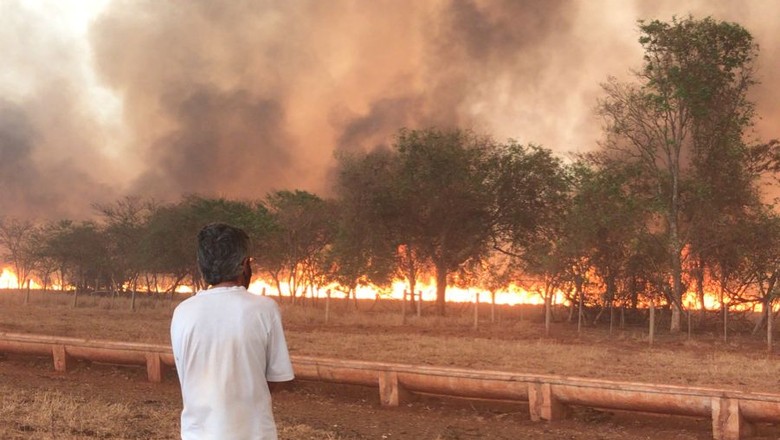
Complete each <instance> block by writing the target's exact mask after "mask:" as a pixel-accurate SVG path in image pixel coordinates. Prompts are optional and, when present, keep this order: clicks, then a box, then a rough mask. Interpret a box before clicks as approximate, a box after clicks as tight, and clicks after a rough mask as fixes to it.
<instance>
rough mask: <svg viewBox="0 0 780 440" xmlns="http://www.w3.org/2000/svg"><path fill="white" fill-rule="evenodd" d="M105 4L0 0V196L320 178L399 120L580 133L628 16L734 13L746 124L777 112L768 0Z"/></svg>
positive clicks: (41, 205) (307, 185) (0, 202)
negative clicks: (752, 74)
mask: <svg viewBox="0 0 780 440" xmlns="http://www.w3.org/2000/svg"><path fill="white" fill-rule="evenodd" d="M92 3H93V2H83V3H82V2H79V4H83V5H90V4H92ZM71 6H72V4H71ZM98 6H100V7H99V8H98V9H97V12H96V13H95V14H93V15H89V14H87V13H85V12H84V11H75V12H74V9H78V8H73V7H69V4H68V3H67V2H52V3H50V4H43V5H37V6H36V5H35V4H31V3H29V2H24V1H21V0H18V1H13V0H12V1H8V2H3V3H2V4H0V14H1V15H2V16H3V18H4V26H3V29H2V30H0V49H2V53H3V54H4V55H5V59H4V69H3V73H2V74H0V186H1V188H2V191H0V215H13V216H17V217H27V218H59V217H62V216H66V217H69V218H76V219H84V218H90V217H92V216H93V212H92V210H91V209H90V208H89V205H90V203H93V202H100V203H107V202H110V201H113V200H116V199H117V198H119V197H121V196H123V195H127V194H136V195H141V196H144V197H148V196H151V197H154V198H156V199H160V200H167V201H170V200H178V198H179V197H181V196H182V195H184V194H189V193H200V194H204V195H207V196H225V197H230V198H244V199H254V198H257V197H262V196H263V195H265V194H267V193H268V192H270V191H273V190H278V189H284V188H301V189H304V190H307V191H311V192H314V193H318V194H324V195H328V191H329V188H331V187H332V180H333V179H334V176H335V171H334V169H335V166H336V163H335V160H334V152H341V151H346V152H360V151H369V150H371V149H373V148H375V147H376V146H377V145H383V144H385V145H386V144H388V143H389V142H390V141H389V140H390V139H391V138H392V135H393V134H394V133H395V132H396V131H397V129H398V128H399V127H404V126H405V127H409V128H412V129H414V128H424V127H429V126H439V127H463V128H470V129H473V130H475V131H476V132H480V133H491V134H492V135H493V136H495V137H496V138H497V139H506V138H509V137H511V138H514V139H517V140H518V141H519V142H521V143H528V142H534V143H538V144H541V145H543V146H545V147H547V148H550V149H552V150H553V151H555V152H557V153H565V152H584V151H589V150H593V149H595V148H596V140H597V139H598V138H599V135H600V130H601V127H600V123H599V121H598V120H597V119H596V118H595V117H594V112H593V107H594V103H595V100H596V98H597V97H598V96H599V94H600V89H599V83H600V82H602V81H603V80H604V78H606V77H607V76H608V75H610V74H613V75H619V76H620V75H624V74H625V73H626V67H627V66H636V65H638V64H639V62H640V60H641V58H640V57H641V52H640V48H639V47H638V46H637V45H636V44H635V41H636V39H637V38H638V31H637V28H636V20H637V19H640V18H644V19H652V18H661V19H668V18H669V17H671V16H672V15H677V16H686V15H687V14H688V13H689V12H690V13H693V14H695V15H697V16H706V15H713V16H714V17H715V18H716V19H726V20H732V21H736V22H739V23H740V24H742V25H743V26H745V27H746V28H747V29H748V30H749V31H750V32H751V33H752V34H753V35H754V37H755V38H756V41H757V42H758V44H759V45H760V48H761V58H760V60H761V61H760V62H759V64H758V66H757V79H758V80H759V81H760V84H759V85H758V86H757V87H756V88H755V89H754V91H753V93H754V96H755V98H756V103H757V112H758V114H760V115H761V116H762V118H763V119H762V120H758V121H757V125H756V131H757V133H758V135H759V136H763V137H770V136H771V129H772V127H774V126H776V124H777V120H778V115H780V104H779V103H780V99H778V94H779V93H780V91H779V89H778V88H777V87H775V84H776V83H777V81H776V80H775V79H774V78H773V77H772V75H775V73H774V71H773V70H772V69H771V66H775V65H777V64H778V63H779V62H780V48H778V46H777V43H776V39H775V38H774V31H773V29H774V22H773V20H772V19H771V18H772V17H776V16H777V14H778V10H779V9H780V6H778V5H776V4H774V3H773V2H739V3H735V2H727V1H718V2H697V1H689V2H671V1H668V2H641V1H636V2H603V3H602V2H575V1H542V0H535V1H524V2H512V1H501V0H493V1H469V0H452V1H445V0H442V1H436V2H412V1H409V2H368V3H364V2H359V3H346V2H344V3H342V2H298V1H289V2H265V3H261V4H252V3H249V2H235V3H233V2H231V3H227V4H226V3H224V2H215V1H198V2H187V3H176V2H146V3H139V2H129V1H119V0H117V1H108V2H105V3H100V4H98ZM83 8H84V9H87V6H83ZM79 14H81V15H79ZM72 23H78V24H77V25H73V24H72ZM232 164H238V165H239V166H231V165H232ZM228 170H229V171H228Z"/></svg>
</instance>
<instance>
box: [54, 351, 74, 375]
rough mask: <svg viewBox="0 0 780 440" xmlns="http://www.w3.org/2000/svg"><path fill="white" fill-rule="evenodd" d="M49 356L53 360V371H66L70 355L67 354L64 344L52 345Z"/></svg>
mask: <svg viewBox="0 0 780 440" xmlns="http://www.w3.org/2000/svg"><path fill="white" fill-rule="evenodd" d="M51 356H52V359H53V360H54V371H57V372H60V373H64V372H66V371H68V363H69V361H70V356H68V352H67V351H66V350H65V346H64V345H52V347H51Z"/></svg>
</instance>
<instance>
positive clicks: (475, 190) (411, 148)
mask: <svg viewBox="0 0 780 440" xmlns="http://www.w3.org/2000/svg"><path fill="white" fill-rule="evenodd" d="M394 147H395V150H396V152H397V155H398V170H397V173H398V174H397V175H396V176H395V180H394V185H393V196H394V197H395V203H394V206H395V207H396V208H397V209H398V210H397V211H395V214H396V217H395V218H396V219H397V223H396V224H397V225H398V227H397V233H398V235H397V237H398V239H399V244H401V245H404V246H405V248H404V249H405V250H406V251H408V252H410V255H411V258H415V259H416V257H419V258H420V259H422V260H424V261H428V262H430V264H431V266H432V267H433V270H434V273H435V276H436V306H437V310H438V313H439V314H440V315H443V314H444V313H445V303H446V290H447V277H448V275H449V274H451V273H453V272H455V271H457V270H458V269H459V268H460V267H461V266H462V265H463V264H466V263H467V262H469V261H470V260H474V259H479V258H481V257H482V256H484V255H485V254H486V252H487V249H488V248H487V244H488V241H489V238H490V232H491V211H490V207H491V205H490V202H491V200H490V197H489V191H488V187H487V186H486V185H487V179H488V172H489V168H488V162H487V161H486V158H487V157H488V156H489V154H490V153H491V150H492V149H493V148H494V143H493V141H492V140H491V139H490V138H487V137H482V136H478V135H476V134H474V133H472V132H469V131H463V130H458V129H452V130H438V129H426V130H401V131H400V133H399V134H398V136H397V139H396V142H395V144H394ZM409 261H412V260H411V259H410V260H409Z"/></svg>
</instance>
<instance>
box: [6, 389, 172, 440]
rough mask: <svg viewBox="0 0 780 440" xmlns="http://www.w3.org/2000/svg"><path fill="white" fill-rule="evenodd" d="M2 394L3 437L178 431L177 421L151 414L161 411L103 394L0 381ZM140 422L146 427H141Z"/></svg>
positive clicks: (169, 434) (167, 435) (149, 434)
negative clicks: (143, 408)
mask: <svg viewBox="0 0 780 440" xmlns="http://www.w3.org/2000/svg"><path fill="white" fill-rule="evenodd" d="M0 396H1V397H0V402H1V403H2V404H1V405H0V420H1V421H5V422H0V438H4V439H16V438H18V439H22V438H25V439H27V438H36V439H55V438H59V439H81V438H127V439H129V438H152V437H157V438H175V437H176V436H177V435H178V432H177V430H176V429H175V428H178V427H176V426H175V425H173V426H171V424H170V423H167V424H166V423H161V422H160V420H154V419H151V420H150V417H155V418H156V417H159V418H164V417H160V416H161V414H160V413H155V412H152V413H150V412H145V411H144V412H142V411H140V410H138V409H134V408H130V407H128V406H127V405H125V404H122V403H116V402H111V401H105V400H103V399H101V398H94V397H93V398H90V399H85V398H83V397H77V396H72V395H68V394H64V393H62V392H59V391H54V390H45V391H43V390H19V389H15V388H12V387H9V386H7V385H0ZM168 418H170V417H168ZM141 419H143V420H141ZM134 422H136V423H134ZM138 422H140V424H142V425H145V427H139V426H138V425H139V423H138ZM151 429H154V430H153V431H152V430H151ZM158 435H159V436H158Z"/></svg>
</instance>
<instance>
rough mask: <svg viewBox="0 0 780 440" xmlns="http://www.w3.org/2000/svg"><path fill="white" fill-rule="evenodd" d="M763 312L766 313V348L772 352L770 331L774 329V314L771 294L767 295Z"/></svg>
mask: <svg viewBox="0 0 780 440" xmlns="http://www.w3.org/2000/svg"><path fill="white" fill-rule="evenodd" d="M764 309H765V310H764V313H766V350H767V351H768V352H770V353H771V352H772V331H773V330H774V329H773V327H774V315H773V314H772V296H771V295H767V298H766V307H764Z"/></svg>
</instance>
